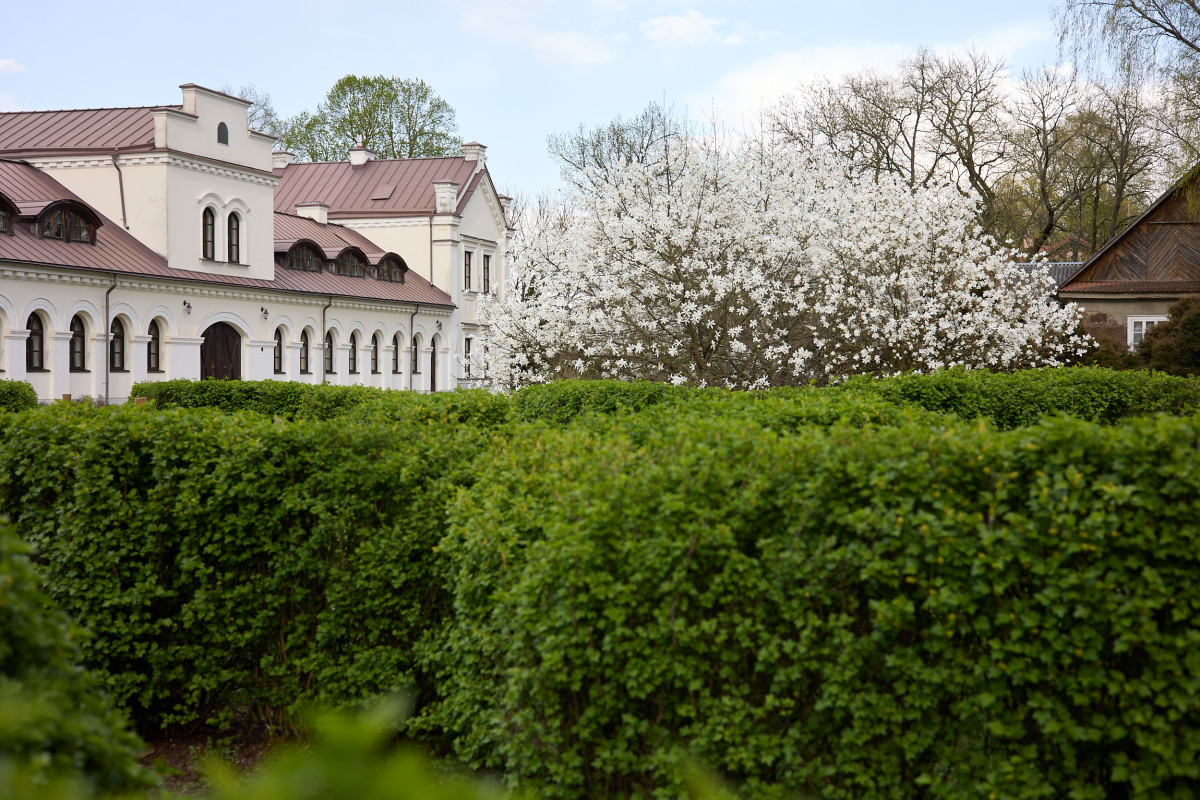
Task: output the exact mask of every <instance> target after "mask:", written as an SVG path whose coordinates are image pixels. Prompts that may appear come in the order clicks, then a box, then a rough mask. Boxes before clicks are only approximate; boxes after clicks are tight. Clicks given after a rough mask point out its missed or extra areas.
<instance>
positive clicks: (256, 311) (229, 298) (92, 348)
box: [0, 264, 453, 402]
mask: <svg viewBox="0 0 1200 800" xmlns="http://www.w3.org/2000/svg"><path fill="white" fill-rule="evenodd" d="M17 272H18V270H17V269H16V266H15V265H4V264H0V338H2V340H3V350H2V352H0V369H4V370H5V373H4V377H5V378H7V379H16V380H29V382H30V383H31V384H33V385H34V388H35V389H36V390H37V393H38V397H39V399H41V400H42V401H51V400H56V399H58V398H59V397H61V396H62V395H63V394H70V395H72V396H73V397H76V398H78V397H83V396H88V397H93V398H104V397H105V396H106V395H107V397H108V399H109V402H123V401H124V400H125V399H127V397H128V395H129V389H130V387H131V386H132V385H133V383H135V382H137V381H143V380H170V379H173V378H190V379H196V378H199V376H200V345H201V343H202V342H203V334H204V331H205V330H206V329H207V328H208V326H210V325H211V324H213V323H215V322H226V323H228V324H230V325H232V326H233V327H234V328H235V329H236V330H238V332H239V333H240V334H241V336H242V351H241V372H242V377H243V378H244V379H246V380H296V381H302V382H306V383H320V382H321V381H322V379H326V380H328V382H329V383H332V384H337V385H352V384H359V385H364V386H377V387H380V388H387V389H407V388H409V387H410V385H411V386H412V388H414V389H417V390H425V389H427V388H428V385H429V383H428V380H429V374H428V372H429V370H428V364H429V355H430V351H429V343H430V342H431V341H432V339H433V337H435V336H440V339H439V340H438V341H439V342H440V343H441V351H440V352H439V353H438V379H437V385H438V388H439V389H441V390H445V389H448V388H453V387H452V386H451V384H450V377H451V373H450V371H449V369H448V365H449V362H450V353H449V348H448V345H447V344H446V343H447V341H448V340H449V339H450V338H451V337H450V336H449V333H448V332H449V331H450V330H451V327H450V315H449V314H448V313H446V312H432V311H424V310H423V311H422V312H421V313H419V314H417V315H416V317H415V319H413V320H412V322H413V326H412V329H415V330H416V331H417V333H418V335H419V336H420V337H421V342H422V347H421V352H420V354H419V357H420V364H421V372H420V373H419V374H418V375H416V376H412V375H410V371H409V365H410V363H411V350H410V341H411V333H412V330H411V329H410V319H411V317H412V312H413V310H414V309H413V308H412V307H407V306H390V305H386V304H377V303H363V302H342V301H338V300H336V299H335V301H334V304H333V305H332V306H331V307H330V308H328V309H327V310H326V312H325V321H326V328H327V329H328V330H330V331H332V332H333V338H334V344H335V349H336V352H337V359H336V363H335V365H334V373H333V374H331V375H328V376H325V375H323V372H322V365H323V358H322V352H321V348H322V342H323V340H324V333H323V331H322V329H321V312H322V308H323V307H324V305H325V304H326V302H327V301H328V298H326V297H305V296H298V295H286V294H280V293H256V292H252V291H249V292H248V291H240V290H227V289H224V288H221V287H217V286H212V287H209V286H201V285H198V284H173V283H169V282H158V281H145V280H140V281H138V285H136V286H130V285H128V284H127V283H125V284H119V285H118V287H117V288H116V289H115V290H113V291H112V293H111V294H110V295H109V302H110V307H109V319H112V318H114V317H116V318H120V319H121V321H122V322H123V323H124V325H125V335H126V348H125V351H126V355H125V364H126V371H125V372H120V373H112V372H109V373H108V375H106V374H105V366H106V364H107V360H108V350H107V342H108V336H107V333H108V328H107V326H106V321H105V310H104V299H105V292H106V291H107V289H108V288H109V286H111V280H110V278H109V277H108V276H104V275H87V274H81V273H78V272H75V273H72V272H70V271H67V270H30V269H25V268H21V269H20V270H19V272H20V274H21V275H22V276H26V277H14V276H15V275H16V274H17ZM185 304H186V305H185ZM189 306H190V309H189ZM34 310H36V311H38V312H40V313H41V315H42V318H43V322H44V324H45V326H46V339H45V353H46V356H45V363H46V366H47V367H48V371H47V372H39V373H35V374H26V371H25V339H26V338H27V336H28V333H27V330H26V328H25V323H26V320H27V319H28V316H29V314H30V313H31V312H32V311H34ZM264 310H265V318H264ZM76 313H78V314H80V315H81V316H83V318H84V320H85V327H86V337H87V338H86V340H87V364H86V368H87V372H82V373H80V372H74V373H73V372H70V370H69V368H68V363H69V362H68V357H69V347H70V338H71V337H70V321H71V317H72V316H73V315H74V314H76ZM152 320H157V321H158V323H159V328H160V331H161V336H162V340H161V348H160V359H161V364H160V365H161V369H162V371H161V372H160V373H157V374H155V373H149V372H148V370H147V362H146V357H147V351H146V344H147V342H148V341H149V336H148V335H147V334H148V330H149V326H150V323H151V321H152ZM439 322H440V323H441V324H442V330H441V331H439V330H438V328H437V325H438V323H439ZM276 328H281V329H282V331H283V342H284V356H285V357H284V359H283V360H284V365H283V373H282V374H276V373H275V372H274V352H273V351H274V336H275V330H276ZM306 330H307V331H308V333H309V340H310V351H309V373H310V374H308V375H302V374H301V373H300V341H301V332H302V331H306ZM352 332H354V333H357V335H358V346H359V352H358V364H359V369H358V373H357V374H354V375H352V374H350V373H349V371H348V370H347V358H346V356H347V344H348V341H349V335H350V333H352ZM376 334H377V335H379V337H380V344H381V348H380V359H379V372H378V373H372V372H371V359H370V344H371V337H372V336H373V335H376ZM396 335H398V336H399V341H400V344H401V357H400V371H399V372H398V373H394V372H393V371H392V357H391V354H392V342H393V337H394V336H396ZM106 379H107V383H106Z"/></svg>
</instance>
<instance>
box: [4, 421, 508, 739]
mask: <svg viewBox="0 0 1200 800" xmlns="http://www.w3.org/2000/svg"><path fill="white" fill-rule="evenodd" d="M488 442H489V435H488V434H487V433H486V432H485V431H483V430H482V429H481V428H479V427H476V426H470V425H458V426H445V425H430V424H426V423H425V422H420V421H418V422H395V421H377V422H362V423H358V424H354V425H346V424H344V423H341V422H339V421H335V422H308V423H304V424H294V423H284V422H281V421H273V420H270V419H267V418H265V417H262V416H259V415H251V414H241V415H239V416H227V415H224V414H220V413H215V412H213V411H211V410H209V409H174V410H167V411H156V410H153V409H151V408H139V407H136V406H123V407H115V408H107V409H91V408H87V407H81V406H74V405H69V404H63V405H56V406H51V407H46V408H42V409H39V410H38V411H34V412H27V413H25V414H21V415H7V416H4V417H0V503H2V504H3V506H4V507H7V508H9V509H13V510H14V512H15V515H14V519H15V521H16V522H17V524H18V525H19V526H20V529H21V531H22V532H23V533H24V534H25V535H27V536H28V537H29V538H30V539H31V540H32V541H33V542H34V543H35V544H36V545H37V547H38V549H39V553H38V557H39V564H40V567H41V569H42V573H43V575H44V576H45V580H46V586H47V589H48V591H49V593H50V594H51V595H52V596H53V597H54V598H55V599H56V600H57V601H58V602H59V603H60V604H61V605H62V606H63V607H64V609H65V610H67V612H68V613H70V614H71V615H72V616H73V617H74V618H75V619H77V620H80V621H82V622H84V623H86V624H87V626H88V627H89V628H90V630H91V631H92V633H93V634H94V638H92V639H90V640H89V641H88V642H86V643H85V647H84V650H85V654H86V658H87V661H88V663H89V664H90V665H92V666H93V667H95V668H96V669H98V670H100V671H101V672H102V673H104V674H105V675H106V677H107V685H108V688H109V689H110V691H111V692H112V694H113V695H114V696H115V698H116V699H118V700H119V701H120V702H121V703H122V704H123V705H124V706H125V707H126V708H127V709H129V711H130V713H131V715H132V717H133V718H134V720H135V722H136V724H137V726H138V728H139V730H141V731H143V732H144V733H147V734H149V733H152V732H155V731H157V729H159V728H161V727H163V726H168V725H186V724H190V723H193V722H196V721H205V720H211V721H214V722H216V723H218V724H220V723H225V722H227V721H228V720H229V717H230V715H231V714H233V713H234V710H235V709H238V708H243V709H250V710H252V711H253V712H254V713H255V714H256V715H258V716H259V717H260V718H262V719H264V720H266V721H267V722H276V721H280V720H281V719H282V718H283V717H284V716H285V715H286V714H287V713H288V712H289V711H291V710H292V709H294V708H295V707H296V706H297V704H298V703H300V702H301V701H314V700H315V701H322V702H334V703H351V704H354V703H359V702H366V701H367V700H368V699H370V698H374V697H376V696H378V695H379V694H381V693H387V692H391V691H396V690H400V689H404V690H406V691H409V692H411V693H414V694H415V698H416V700H417V702H418V703H425V702H428V701H429V699H430V690H429V685H430V679H429V677H428V675H426V674H425V673H424V672H423V671H422V669H421V667H420V666H419V664H418V653H419V651H420V649H421V646H422V642H423V641H424V639H425V637H426V636H427V635H429V634H430V633H431V632H432V631H433V630H434V629H435V628H436V627H437V624H438V621H439V619H441V617H442V616H443V614H444V609H445V607H446V605H447V603H448V600H447V595H446V591H445V588H444V587H445V581H444V580H443V578H442V576H441V570H442V569H443V567H442V562H441V561H440V560H438V559H435V557H434V554H433V547H434V546H435V545H436V544H437V542H438V541H439V540H440V539H441V537H442V536H443V534H444V528H445V522H444V518H445V508H446V502H447V500H448V498H449V497H451V496H452V495H453V493H454V491H455V487H458V486H463V485H469V484H470V483H471V482H473V481H474V480H475V473H474V472H473V471H472V462H473V460H474V458H475V456H476V454H477V453H479V452H480V451H481V450H482V449H483V448H484V447H485V446H486V445H487V444H488Z"/></svg>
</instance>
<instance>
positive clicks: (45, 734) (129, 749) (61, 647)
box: [0, 521, 152, 797]
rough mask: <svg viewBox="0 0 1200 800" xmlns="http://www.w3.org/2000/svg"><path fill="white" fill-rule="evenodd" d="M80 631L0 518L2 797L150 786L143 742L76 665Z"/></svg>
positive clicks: (25, 548)
mask: <svg viewBox="0 0 1200 800" xmlns="http://www.w3.org/2000/svg"><path fill="white" fill-rule="evenodd" d="M79 633H80V632H79V629H77V628H75V627H74V626H72V625H71V624H70V623H69V621H68V619H67V617H66V615H64V614H63V612H62V611H60V610H59V609H57V608H55V607H54V605H53V603H51V602H50V600H49V598H48V597H46V595H44V594H43V593H42V591H41V590H40V589H39V588H38V585H37V578H36V576H35V574H34V569H33V565H32V564H31V563H30V561H29V547H28V545H26V544H25V543H24V542H22V541H21V540H20V539H19V538H18V537H17V535H16V534H15V533H14V531H13V529H12V526H11V525H10V524H9V523H8V522H7V521H3V522H0V797H9V796H10V795H11V793H12V792H13V791H15V790H14V788H13V787H14V786H16V785H18V784H22V785H24V784H27V785H29V786H31V787H38V786H40V787H41V788H42V790H43V791H44V790H45V788H46V786H47V785H50V784H52V783H55V782H59V783H61V782H72V783H73V784H74V785H76V786H78V787H79V791H80V792H81V793H84V792H85V793H87V794H89V795H91V794H100V795H109V794H112V793H116V792H127V791H132V790H135V789H138V788H143V787H146V786H149V785H151V783H152V780H151V776H150V773H148V772H147V771H146V770H144V769H142V767H140V766H139V765H138V762H137V755H138V752H139V751H140V749H141V743H140V742H139V741H138V739H137V737H136V736H134V735H133V733H131V732H130V731H129V730H128V729H127V727H126V723H125V720H124V719H122V718H121V716H120V715H119V714H118V713H117V712H116V711H115V709H114V708H113V706H112V704H111V702H110V701H109V699H108V697H107V696H106V695H105V693H104V692H103V691H101V689H100V686H99V685H98V683H97V681H96V680H95V678H94V676H93V675H91V674H89V673H88V672H86V671H84V670H83V669H81V668H80V667H79V666H78V663H79V660H80V650H79V645H78V643H77V638H76V637H77V636H78V635H79Z"/></svg>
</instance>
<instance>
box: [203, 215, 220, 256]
mask: <svg viewBox="0 0 1200 800" xmlns="http://www.w3.org/2000/svg"><path fill="white" fill-rule="evenodd" d="M203 219H204V224H203V225H202V226H201V234H202V236H203V258H204V260H205V261H215V260H216V259H217V215H216V214H214V213H213V210H212V209H211V208H206V209H204V214H203Z"/></svg>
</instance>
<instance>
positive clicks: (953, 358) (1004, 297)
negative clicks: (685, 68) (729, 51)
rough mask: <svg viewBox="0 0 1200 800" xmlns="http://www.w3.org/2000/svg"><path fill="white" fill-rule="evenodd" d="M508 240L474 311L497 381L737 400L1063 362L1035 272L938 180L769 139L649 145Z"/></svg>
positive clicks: (1064, 309) (1067, 311)
mask: <svg viewBox="0 0 1200 800" xmlns="http://www.w3.org/2000/svg"><path fill="white" fill-rule="evenodd" d="M590 177H591V180H590V181H588V182H586V183H585V185H586V186H587V189H586V191H585V190H583V189H579V188H577V189H575V190H574V193H573V194H572V195H570V196H568V197H567V198H566V199H565V200H566V201H565V203H564V209H566V211H565V212H564V213H562V214H560V215H558V216H556V217H554V218H553V219H551V220H549V221H547V220H546V219H543V221H542V222H541V223H540V224H536V225H533V226H530V228H528V229H527V230H524V231H522V233H521V235H520V236H519V237H518V239H517V241H516V242H515V244H514V250H513V252H512V260H511V265H512V273H513V275H514V276H515V277H516V281H515V283H514V284H513V286H510V287H509V290H508V291H506V292H504V293H503V294H502V295H501V296H500V297H498V298H491V299H488V300H487V301H485V303H484V307H483V309H482V311H483V314H484V316H485V317H486V319H487V321H488V322H489V323H490V326H491V330H490V334H489V337H488V342H487V349H488V353H489V358H490V361H491V367H492V372H493V374H495V375H496V376H497V377H498V379H499V382H500V383H501V384H502V385H506V386H519V385H522V384H527V383H537V382H543V381H547V380H551V379H553V378H556V377H564V376H572V375H584V376H590V377H607V378H618V379H633V378H648V379H653V380H669V381H671V382H672V383H686V384H690V385H695V386H706V385H714V386H730V387H736V388H752V387H763V386H770V385H789V384H798V383H805V382H808V381H810V380H813V379H818V380H825V379H832V380H837V379H839V378H842V377H845V376H847V375H850V374H854V373H860V372H871V373H876V374H894V373H899V372H904V371H929V370H933V369H939V368H943V367H946V366H953V365H965V366H967V367H972V368H990V369H1015V368H1020V367H1029V366H1038V365H1054V364H1058V363H1061V362H1062V361H1063V359H1065V358H1067V357H1069V356H1070V355H1073V354H1076V353H1079V352H1080V351H1081V349H1082V347H1083V345H1084V342H1083V340H1082V339H1081V338H1080V337H1079V336H1077V335H1076V334H1075V333H1074V331H1075V328H1076V319H1077V314H1076V310H1075V308H1074V307H1073V306H1071V305H1067V306H1059V305H1058V304H1057V303H1056V302H1055V301H1054V299H1053V297H1052V294H1051V293H1052V290H1053V285H1054V284H1053V281H1052V279H1051V278H1050V276H1049V274H1048V273H1047V272H1046V270H1045V268H1044V266H1038V265H1035V266H1033V267H1030V265H1021V264H1017V263H1015V262H1014V261H1013V259H1012V256H1013V252H1012V251H1011V250H1009V249H1006V248H1001V247H999V246H998V245H997V244H996V243H995V242H994V241H993V240H991V239H990V238H988V237H986V236H982V235H980V234H979V232H978V228H977V226H976V224H975V210H976V201H975V200H974V199H973V198H971V197H964V196H963V195H962V193H961V192H959V191H958V189H956V188H955V187H953V186H935V187H931V188H926V189H918V190H916V191H913V190H911V189H910V188H909V187H907V186H906V185H905V184H903V183H902V182H900V181H896V180H892V179H889V178H883V179H881V180H878V181H873V180H870V179H867V178H856V177H851V176H849V175H848V170H847V169H846V168H845V165H844V164H842V163H840V162H838V161H835V160H833V159H832V158H829V157H823V156H818V155H815V154H813V153H812V152H806V151H802V150H799V149H797V148H795V147H794V146H785V145H782V144H779V143H771V142H738V143H730V142H728V141H725V140H721V139H719V138H717V137H692V136H686V135H684V136H677V137H672V138H671V139H669V140H664V143H663V145H662V147H661V150H660V152H659V154H658V157H657V158H655V159H651V160H648V161H647V162H646V163H629V164H614V165H610V166H609V168H608V169H606V170H605V171H604V173H603V174H602V175H601V174H599V173H595V174H591V175H590Z"/></svg>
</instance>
